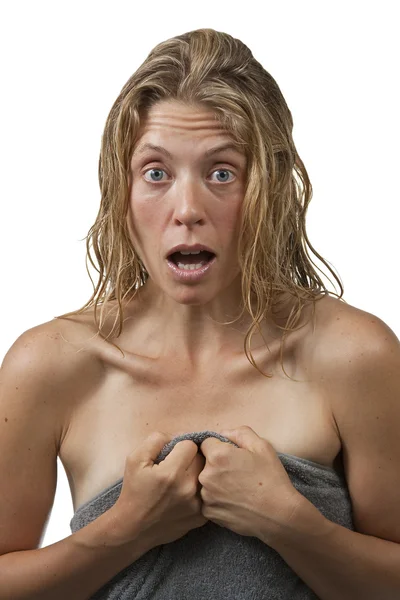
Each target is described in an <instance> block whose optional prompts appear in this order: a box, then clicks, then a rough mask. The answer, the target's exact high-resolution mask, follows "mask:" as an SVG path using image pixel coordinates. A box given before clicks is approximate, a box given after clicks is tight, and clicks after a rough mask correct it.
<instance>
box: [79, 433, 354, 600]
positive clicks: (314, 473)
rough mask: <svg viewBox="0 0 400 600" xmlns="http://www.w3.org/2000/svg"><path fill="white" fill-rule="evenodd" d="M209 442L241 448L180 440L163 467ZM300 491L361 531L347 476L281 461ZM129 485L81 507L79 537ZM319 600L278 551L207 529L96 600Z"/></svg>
mask: <svg viewBox="0 0 400 600" xmlns="http://www.w3.org/2000/svg"><path fill="white" fill-rule="evenodd" d="M208 437H215V438H218V439H220V440H221V441H224V442H228V443H230V444H234V445H235V446H236V447H238V446H237V444H235V443H234V442H232V441H231V440H229V439H227V438H226V437H223V436H221V435H220V434H219V433H215V432H213V431H200V432H197V433H196V432H195V433H186V434H183V435H179V436H177V437H175V438H174V439H173V440H171V441H170V442H169V443H168V444H166V445H165V446H164V448H163V450H162V452H161V453H160V454H159V456H158V457H157V460H156V461H154V462H156V463H157V464H158V463H159V462H161V461H162V460H164V458H165V457H166V456H167V455H168V454H169V453H170V452H171V450H172V449H173V447H174V446H175V444H177V443H178V442H179V441H181V440H188V439H190V440H193V441H194V442H195V443H196V444H197V445H198V446H199V447H200V444H201V443H202V442H203V440H205V439H206V438H208ZM277 454H278V456H279V458H280V460H281V462H282V464H283V466H284V467H285V470H286V471H287V473H288V475H289V477H290V480H291V482H292V484H293V486H294V487H295V488H296V489H297V490H298V491H299V492H300V493H301V494H302V495H303V496H305V497H306V498H307V499H308V500H309V501H310V502H312V503H313V504H314V505H315V506H316V507H317V508H318V509H319V511H320V512H321V513H322V514H323V515H324V516H325V517H326V518H327V519H330V520H331V521H334V522H335V523H338V524H339V525H342V526H343V527H347V528H348V529H351V530H353V531H354V525H353V518H352V509H351V500H350V496H349V493H348V489H347V485H346V480H345V478H344V475H343V470H341V471H335V470H333V469H331V468H330V467H326V466H324V465H320V464H318V463H315V462H313V461H310V460H307V459H305V458H300V457H298V456H293V455H291V454H283V453H277ZM122 482H123V477H122V478H121V479H119V480H118V481H117V482H116V483H114V484H113V485H111V486H109V487H107V488H106V489H105V490H103V491H102V492H100V493H99V494H97V496H95V497H94V498H92V500H89V501H88V502H86V503H85V504H82V505H81V506H80V507H79V508H78V509H77V510H76V512H75V514H74V516H73V518H72V519H71V522H70V527H71V531H72V533H75V531H77V530H78V529H80V528H81V527H84V526H85V525H88V524H89V523H90V522H91V521H93V520H94V519H96V518H98V517H99V516H100V515H101V514H102V513H104V512H106V511H107V510H108V509H110V508H111V507H112V506H113V504H115V502H116V501H117V500H118V498H119V495H120V493H121V489H122ZM188 598H190V600H203V599H206V598H207V599H212V600H227V599H228V600H315V599H318V597H317V596H316V595H315V593H314V592H313V591H312V590H311V589H310V588H309V587H308V586H307V585H306V584H305V583H304V582H303V581H302V580H301V579H300V578H299V577H298V575H297V574H296V573H295V572H294V571H293V569H291V568H290V567H289V565H288V564H287V563H286V562H285V561H284V560H283V558H282V557H281V556H280V554H278V553H277V552H276V551H275V550H274V549H273V548H271V547H270V546H268V545H267V544H265V543H264V542H262V541H261V540H259V539H258V538H256V537H252V536H242V535H239V534H237V533H234V532H233V531H231V530H229V529H227V528H225V527H220V526H218V525H216V524H215V523H213V522H212V521H208V522H207V523H206V524H205V525H203V526H202V527H199V528H196V529H192V530H191V531H189V532H188V533H187V534H186V535H184V536H183V537H181V538H179V539H178V540H175V541H174V542H171V543H169V544H163V545H160V546H157V547H155V548H152V549H151V550H150V551H149V552H147V553H146V554H144V555H142V556H141V557H140V558H139V559H138V560H136V561H135V562H133V563H132V564H131V565H129V566H128V567H126V568H125V569H124V570H122V571H120V572H119V573H118V574H117V575H115V577H113V579H111V581H109V582H108V583H107V584H106V585H104V586H103V587H102V588H101V589H100V590H98V591H97V592H96V593H95V594H94V595H93V596H92V600H188Z"/></svg>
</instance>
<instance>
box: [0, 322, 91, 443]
mask: <svg viewBox="0 0 400 600" xmlns="http://www.w3.org/2000/svg"><path fill="white" fill-rule="evenodd" d="M96 339H97V338H96V335H95V331H94V327H93V325H92V318H91V316H90V315H89V314H88V315H83V316H81V315H76V316H75V315H74V316H73V317H72V318H66V319H53V320H51V321H47V322H45V323H41V324H39V325H36V326H34V327H31V328H30V329H27V330H26V331H24V332H23V333H22V334H21V335H20V336H19V337H18V338H17V339H16V340H15V342H14V343H13V344H12V346H11V347H10V348H9V350H8V351H7V353H6V355H5V357H4V359H3V363H2V368H3V367H4V369H6V368H7V369H9V368H11V369H14V368H15V369H17V370H18V372H19V373H21V376H22V375H25V376H29V377H32V378H35V379H37V380H39V379H41V380H42V384H41V385H45V386H46V389H47V388H48V392H46V398H47V400H46V404H47V408H46V410H47V413H46V415H45V416H46V418H47V421H48V423H50V422H51V423H53V425H54V429H55V431H54V437H55V443H56V446H57V449H59V448H60V445H61V443H62V439H63V438H64V435H65V432H66V428H67V427H68V423H69V418H70V414H71V411H72V410H73V409H74V406H75V405H76V402H78V400H79V398H81V397H82V394H84V393H85V392H87V391H88V388H90V386H92V385H95V382H96V381H98V378H99V374H101V373H102V370H103V367H102V361H101V359H100V357H99V353H98V351H96V350H97V347H98V344H96Z"/></svg>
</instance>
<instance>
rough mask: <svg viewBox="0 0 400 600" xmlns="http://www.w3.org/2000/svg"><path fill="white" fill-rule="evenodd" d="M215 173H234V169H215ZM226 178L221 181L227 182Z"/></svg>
mask: <svg viewBox="0 0 400 600" xmlns="http://www.w3.org/2000/svg"><path fill="white" fill-rule="evenodd" d="M213 173H230V174H231V175H232V171H229V169H217V170H216V171H213ZM225 181H226V178H225V180H224V181H222V182H220V183H225Z"/></svg>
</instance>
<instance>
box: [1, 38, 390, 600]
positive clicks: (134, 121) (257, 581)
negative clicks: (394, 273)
mask: <svg viewBox="0 0 400 600" xmlns="http://www.w3.org/2000/svg"><path fill="white" fill-rule="evenodd" d="M292 129H293V121H292V116H291V113H290V111H289V109H288V107H287V104H286V102H285V100H284V98H283V96H282V93H281V92H280V90H279V87H278V85H277V83H276V82H275V80H274V79H273V78H272V77H271V75H269V74H268V73H267V72H266V71H265V69H264V68H263V67H262V66H261V65H260V64H259V63H258V62H257V61H256V60H255V58H254V57H253V56H252V53H251V52H250V50H249V49H248V48H247V47H246V46H245V45H244V44H243V43H242V42H240V41H239V40H237V39H235V38H233V37H231V36H230V35H228V34H226V33H221V32H217V31H214V30H212V29H200V30H197V31H192V32H189V33H186V34H184V35H181V36H177V37H174V38H172V39H170V40H167V41H165V42H163V43H161V44H159V45H158V46H156V47H155V48H154V49H153V51H152V52H151V53H150V54H149V56H148V57H147V59H146V60H145V61H144V63H143V64H142V65H141V67H140V68H139V69H138V70H137V71H136V72H135V73H134V74H133V75H132V77H131V78H130V79H129V80H128V82H127V83H126V84H125V86H124V87H123V89H122V91H121V93H120V95H119V97H118V98H117V100H116V102H115V103H114V105H113V107H112V109H111V112H110V114H109V116H108V119H107V123H106V126H105V131H104V135H103V139H102V148H101V156H100V164H99V177H100V187H101V193H102V198H101V205H100V210H99V214H98V216H97V219H96V222H95V224H94V225H93V227H92V228H91V229H90V232H89V234H88V241H87V250H88V256H89V258H90V260H91V262H92V264H93V265H94V263H93V261H92V258H91V256H90V241H91V242H92V245H93V249H94V252H95V255H96V259H97V261H98V264H99V269H97V270H98V273H99V278H98V282H97V285H96V287H95V290H94V293H93V295H92V297H91V298H90V300H89V301H88V302H87V303H86V304H85V305H84V307H82V309H80V310H79V311H72V312H70V313H66V314H65V315H60V316H59V317H57V318H56V319H55V320H53V321H51V322H48V323H44V324H41V325H39V326H38V327H35V328H33V329H31V330H29V331H27V332H25V333H24V334H23V335H22V336H21V337H20V338H19V339H18V340H17V341H16V342H15V343H14V345H13V346H12V348H11V349H10V350H9V352H8V354H7V355H6V358H5V360H4V364H3V367H4V385H3V389H4V391H3V393H2V406H3V408H4V411H3V412H4V413H5V414H10V415H11V418H10V417H8V421H7V426H3V431H4V434H3V437H2V438H1V439H2V442H1V443H2V446H1V450H2V452H1V456H2V458H1V469H2V471H1V472H2V475H3V482H4V484H5V485H4V489H7V490H8V491H7V494H6V495H5V496H4V497H3V498H2V499H1V509H2V510H1V511H0V514H1V515H2V516H1V526H2V531H3V535H2V541H1V554H2V556H1V557H0V567H4V569H0V572H2V573H3V574H4V573H7V575H2V577H0V597H3V596H2V592H4V591H5V590H10V591H11V592H12V594H11V595H12V596H13V597H18V598H28V597H32V596H29V595H28V594H29V593H31V594H32V589H33V588H34V590H35V593H37V594H38V597H41V598H45V597H46V598H47V597H48V598H53V597H55V596H56V597H57V598H71V597H74V598H76V599H78V600H79V599H80V598H82V599H83V598H87V597H88V596H89V595H91V594H95V593H96V595H95V596H93V597H96V598H98V599H99V598H117V597H118V598H131V597H139V594H142V595H141V596H140V597H146V598H160V599H161V598H171V597H176V598H178V597H179V598H180V597H182V598H187V597H189V596H191V597H193V598H196V597H198V598H203V597H205V596H209V597H212V598H220V597H221V598H222V597H224V598H225V597H226V596H228V597H230V598H250V597H263V598H276V597H279V598H291V599H296V598H322V599H323V600H325V599H327V600H328V599H329V600H331V599H333V598H335V599H336V598H355V597H362V598H371V599H372V598H394V597H397V596H396V594H399V593H400V577H399V575H398V567H397V565H398V561H399V558H400V547H399V543H400V529H399V520H398V518H397V513H396V511H397V503H396V500H398V497H399V493H400V475H399V473H398V469H397V464H398V462H397V461H398V460H400V449H399V447H398V444H397V423H398V420H399V419H400V408H399V403H398V402H396V400H397V399H398V394H399V378H398V372H399V366H400V352H399V340H398V339H397V337H396V336H395V334H394V333H393V331H392V330H391V329H390V328H389V327H388V326H387V325H386V324H385V323H384V322H383V321H381V320H380V319H378V318H377V317H376V316H374V315H371V314H369V313H366V312H364V311H362V310H360V309H357V308H355V307H353V306H350V305H348V304H347V303H345V302H343V301H342V295H343V288H342V286H341V284H340V281H339V280H338V279H337V277H336V275H335V274H334V273H333V271H332V270H331V269H330V268H329V266H328V264H327V263H326V262H325V261H324V260H323V259H322V257H321V256H320V255H319V254H318V253H317V252H316V251H315V250H314V249H313V247H312V246H311V244H310V242H309V240H308V237H307V235H306V230H305V215H306V210H307V207H308V203H309V202H310V200H311V196H312V188H311V184H310V181H309V178H308V175H307V172H306V169H305V167H304V165H303V163H302V161H301V159H300V157H299V155H298V153H297V151H296V148H295V145H294V142H293V138H292ZM306 244H307V245H308V246H309V248H310V249H311V250H312V251H313V252H314V254H316V256H318V257H319V258H320V259H321V260H322V262H324V264H325V265H326V266H327V267H328V269H329V270H331V272H332V274H333V275H334V277H335V278H336V279H337V281H338V283H339V286H340V288H341V294H340V296H338V298H337V299H336V298H333V297H331V296H330V295H329V292H328V291H327V290H326V288H325V287H324V285H323V282H322V281H321V279H320V278H319V276H318V274H317V273H316V271H315V270H314V268H313V266H312V264H313V263H312V261H311V259H310V257H309V255H308V252H307V250H306ZM100 305H101V311H100V319H99V318H98V306H100ZM199 450H200V452H199ZM57 455H59V456H60V458H61V460H62V462H63V465H64V467H65V469H66V472H67V475H68V477H69V481H70V486H71V493H72V497H73V502H74V509H75V514H74V518H73V520H72V521H71V530H72V531H73V533H72V535H71V536H69V537H68V538H66V539H65V540H62V541H60V542H58V543H57V544H53V545H52V546H49V547H47V548H41V549H39V550H35V548H37V547H38V545H39V543H40V538H41V535H42V533H43V530H44V527H45V522H46V519H47V516H48V513H49V511H50V509H51V505H52V501H53V498H54V491H55V484H56V466H55V465H56V458H57ZM11 461H12V464H13V472H12V473H10V472H9V469H8V468H7V464H9V463H11ZM27 479H28V482H29V484H30V485H29V486H27ZM28 488H29V489H28ZM28 507H29V511H28ZM1 586H2V587H1ZM35 586H36V587H35Z"/></svg>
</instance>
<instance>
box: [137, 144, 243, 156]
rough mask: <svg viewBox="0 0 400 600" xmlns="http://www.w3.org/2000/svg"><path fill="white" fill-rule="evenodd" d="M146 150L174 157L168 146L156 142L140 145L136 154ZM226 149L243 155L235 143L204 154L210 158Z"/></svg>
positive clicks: (212, 149) (211, 149) (216, 147)
mask: <svg viewBox="0 0 400 600" xmlns="http://www.w3.org/2000/svg"><path fill="white" fill-rule="evenodd" d="M146 150H153V151H154V152H160V153H161V154H164V155H165V156H167V157H168V158H169V159H171V160H172V158H173V156H172V154H171V152H169V151H168V150H167V149H166V148H163V147H162V146H155V145H154V144H150V143H149V142H147V143H145V144H141V145H140V146H138V148H137V149H136V150H135V152H134V155H135V156H136V155H139V154H143V153H144V152H145V151H146ZM224 150H233V151H234V152H236V153H237V154H241V155H242V156H243V154H242V152H241V151H240V150H239V149H238V147H237V146H236V145H235V144H233V143H228V144H223V145H222V146H215V147H214V148H210V149H209V150H207V152H205V153H204V156H205V157H206V158H208V157H209V156H212V155H213V154H217V152H223V151H224Z"/></svg>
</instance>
